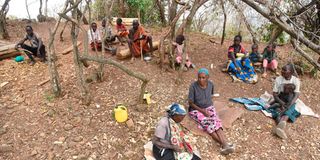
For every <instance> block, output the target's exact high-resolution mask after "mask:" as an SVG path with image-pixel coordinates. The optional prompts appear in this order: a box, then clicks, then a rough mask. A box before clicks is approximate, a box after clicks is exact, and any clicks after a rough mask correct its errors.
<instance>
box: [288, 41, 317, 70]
mask: <svg viewBox="0 0 320 160" xmlns="http://www.w3.org/2000/svg"><path fill="white" fill-rule="evenodd" d="M291 44H292V46H293V48H294V49H295V50H296V51H297V52H298V53H299V54H300V55H301V56H302V57H303V58H305V59H306V60H307V61H308V62H309V63H310V64H311V65H313V66H314V67H315V68H317V69H318V70H319V71H320V64H319V63H317V61H315V60H313V59H312V57H310V56H309V55H308V54H307V53H306V52H305V51H304V50H302V49H301V48H300V46H299V45H298V44H297V40H296V39H292V38H291Z"/></svg>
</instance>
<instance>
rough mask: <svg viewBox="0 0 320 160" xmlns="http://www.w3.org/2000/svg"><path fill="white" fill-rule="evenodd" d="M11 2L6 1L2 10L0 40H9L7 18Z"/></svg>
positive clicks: (0, 15) (0, 13)
mask: <svg viewBox="0 0 320 160" xmlns="http://www.w3.org/2000/svg"><path fill="white" fill-rule="evenodd" d="M9 2H10V0H6V1H5V2H4V3H3V5H2V7H1V10H0V38H1V39H8V38H9V34H8V31H7V21H6V16H7V13H8V10H9Z"/></svg>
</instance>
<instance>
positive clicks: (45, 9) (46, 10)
mask: <svg viewBox="0 0 320 160" xmlns="http://www.w3.org/2000/svg"><path fill="white" fill-rule="evenodd" d="M43 12H44V16H45V17H48V0H44V11H43Z"/></svg>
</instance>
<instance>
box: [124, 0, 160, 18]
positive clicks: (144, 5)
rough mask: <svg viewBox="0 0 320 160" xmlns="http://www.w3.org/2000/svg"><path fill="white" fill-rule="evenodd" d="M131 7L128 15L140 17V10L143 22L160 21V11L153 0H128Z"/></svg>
mask: <svg viewBox="0 0 320 160" xmlns="http://www.w3.org/2000/svg"><path fill="white" fill-rule="evenodd" d="M126 3H127V5H128V7H129V11H128V12H127V17H138V12H139V11H140V16H141V17H140V18H141V21H142V23H151V22H152V23H154V22H159V19H160V17H159V13H158V10H157V9H156V11H155V5H154V3H153V1H151V0H126Z"/></svg>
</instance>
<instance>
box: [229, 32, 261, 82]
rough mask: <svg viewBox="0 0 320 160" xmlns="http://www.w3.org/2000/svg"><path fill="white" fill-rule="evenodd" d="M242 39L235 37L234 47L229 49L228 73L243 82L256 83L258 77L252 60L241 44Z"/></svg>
mask: <svg viewBox="0 0 320 160" xmlns="http://www.w3.org/2000/svg"><path fill="white" fill-rule="evenodd" d="M241 39H242V38H241V36H239V35H237V36H235V37H234V43H233V45H232V46H230V47H229V49H228V59H229V62H228V67H227V68H228V72H229V73H231V74H232V75H234V76H235V77H236V78H237V79H238V80H242V81H243V82H246V83H256V82H257V79H258V78H257V75H256V73H255V71H254V68H253V66H252V64H251V61H250V59H249V58H247V52H246V51H245V49H244V48H243V47H242V46H241V44H240V43H241Z"/></svg>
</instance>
